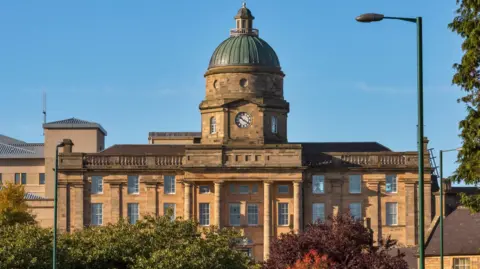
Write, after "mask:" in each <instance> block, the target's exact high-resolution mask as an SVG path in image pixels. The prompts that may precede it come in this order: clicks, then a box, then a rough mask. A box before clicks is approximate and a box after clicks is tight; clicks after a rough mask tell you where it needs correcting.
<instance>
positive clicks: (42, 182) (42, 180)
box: [0, 173, 45, 185]
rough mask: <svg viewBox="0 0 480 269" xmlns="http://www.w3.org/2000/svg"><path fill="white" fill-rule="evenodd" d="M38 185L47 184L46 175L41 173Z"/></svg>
mask: <svg viewBox="0 0 480 269" xmlns="http://www.w3.org/2000/svg"><path fill="white" fill-rule="evenodd" d="M38 183H39V184H40V185H44V184H45V173H40V174H38ZM0 184H1V178H0Z"/></svg>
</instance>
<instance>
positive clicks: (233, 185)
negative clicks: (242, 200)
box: [229, 184, 235, 193]
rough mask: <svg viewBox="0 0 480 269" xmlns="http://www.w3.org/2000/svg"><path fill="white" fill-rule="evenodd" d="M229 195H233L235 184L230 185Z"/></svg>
mask: <svg viewBox="0 0 480 269" xmlns="http://www.w3.org/2000/svg"><path fill="white" fill-rule="evenodd" d="M229 187H230V193H235V184H230V185H229Z"/></svg>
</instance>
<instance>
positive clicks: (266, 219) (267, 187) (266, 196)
mask: <svg viewBox="0 0 480 269" xmlns="http://www.w3.org/2000/svg"><path fill="white" fill-rule="evenodd" d="M271 189H272V184H271V183H270V182H267V181H265V182H264V183H263V260H264V261H266V260H268V257H269V256H270V234H271V230H270V228H271V227H270V224H271V221H270V219H271V218H270V217H271V212H270V206H271V200H272V198H271V196H270V193H271Z"/></svg>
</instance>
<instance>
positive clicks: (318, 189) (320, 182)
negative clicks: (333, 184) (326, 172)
mask: <svg viewBox="0 0 480 269" xmlns="http://www.w3.org/2000/svg"><path fill="white" fill-rule="evenodd" d="M324 185H325V177H324V176H313V179H312V190H313V193H324V192H325V189H324Z"/></svg>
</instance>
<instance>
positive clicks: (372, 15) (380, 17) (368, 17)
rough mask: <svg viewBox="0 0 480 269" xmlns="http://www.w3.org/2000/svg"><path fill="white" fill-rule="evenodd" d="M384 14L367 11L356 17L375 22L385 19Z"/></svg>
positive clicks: (362, 20)
mask: <svg viewBox="0 0 480 269" xmlns="http://www.w3.org/2000/svg"><path fill="white" fill-rule="evenodd" d="M383 18H384V16H383V14H377V13H365V14H362V15H360V16H358V17H356V18H355V20H357V21H358V22H373V21H381V20H383Z"/></svg>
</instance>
